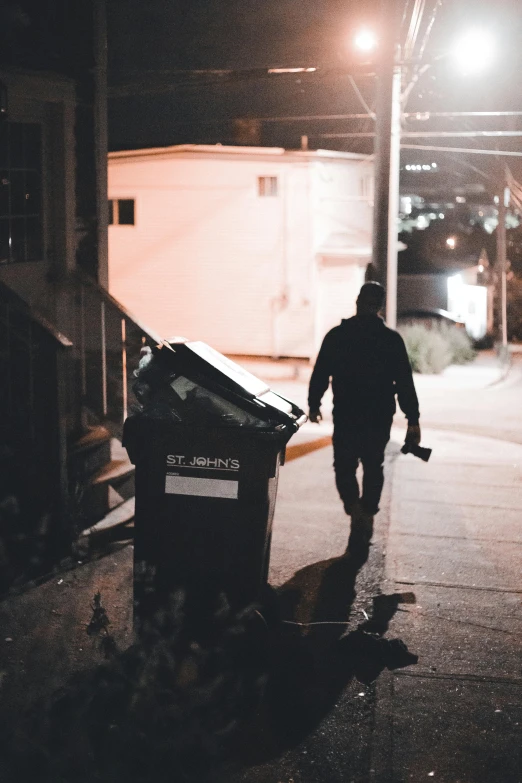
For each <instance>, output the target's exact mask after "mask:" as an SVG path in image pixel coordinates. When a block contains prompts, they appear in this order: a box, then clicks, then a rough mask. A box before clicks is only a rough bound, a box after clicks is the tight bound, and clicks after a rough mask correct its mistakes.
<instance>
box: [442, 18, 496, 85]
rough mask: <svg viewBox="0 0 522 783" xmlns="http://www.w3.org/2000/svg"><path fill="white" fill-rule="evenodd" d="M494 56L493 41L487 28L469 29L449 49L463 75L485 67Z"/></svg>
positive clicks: (476, 71)
mask: <svg viewBox="0 0 522 783" xmlns="http://www.w3.org/2000/svg"><path fill="white" fill-rule="evenodd" d="M494 56H495V42H494V40H493V37H492V36H491V35H490V34H489V33H488V32H487V30H480V29H475V30H469V31H468V32H467V33H465V35H463V36H462V38H459V39H458V40H457V41H456V42H455V45H454V47H453V49H452V51H451V57H452V59H453V61H454V62H455V64H456V65H457V67H458V69H459V70H460V71H461V72H462V73H463V74H465V75H468V74H474V73H480V72H482V71H483V70H485V69H487V68H488V67H489V65H490V64H491V62H492V61H493V58H494Z"/></svg>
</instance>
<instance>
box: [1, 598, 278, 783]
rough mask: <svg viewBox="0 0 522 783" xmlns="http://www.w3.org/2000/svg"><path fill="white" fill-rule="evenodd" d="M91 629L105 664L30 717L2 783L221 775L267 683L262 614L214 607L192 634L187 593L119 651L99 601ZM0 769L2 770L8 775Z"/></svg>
mask: <svg viewBox="0 0 522 783" xmlns="http://www.w3.org/2000/svg"><path fill="white" fill-rule="evenodd" d="M92 608H93V617H92V620H91V622H90V624H89V627H88V629H87V632H88V633H89V634H90V635H98V636H99V638H100V646H101V649H102V651H103V653H104V655H105V657H106V661H105V662H104V663H103V664H101V665H100V666H99V667H97V668H96V669H95V670H94V671H91V672H88V673H86V674H81V675H76V676H75V677H74V678H73V679H72V680H71V681H70V682H69V683H68V684H67V686H66V687H64V688H63V689H62V690H61V691H60V692H58V693H56V694H54V695H53V697H52V698H50V699H49V700H47V701H45V703H40V704H38V705H36V706H35V707H34V708H33V709H31V711H30V712H29V713H28V714H27V715H25V716H23V718H22V719H21V720H20V722H19V724H18V725H17V726H16V728H14V729H13V731H12V735H11V736H10V737H4V738H3V741H4V742H5V746H4V748H1V745H0V750H1V751H2V752H1V756H2V759H3V762H2V761H0V773H1V774H0V778H1V779H2V781H3V782H4V783H8V781H9V783H11V781H12V783H14V781H17V783H18V781H32V782H34V783H91V782H92V783H94V782H95V781H96V782H97V781H100V782H101V783H109V782H110V783H117V782H118V781H126V782H128V783H146V782H147V783H148V782H149V781H154V783H162V782H163V781H165V783H167V781H168V783H184V782H185V781H189V780H190V781H193V780H198V781H204V780H212V779H213V778H214V773H213V770H214V768H215V767H217V766H218V765H219V764H218V762H219V759H220V758H221V757H222V756H223V755H224V754H225V753H226V751H227V748H228V747H229V746H230V743H231V741H232V740H233V738H234V736H235V730H236V728H237V727H238V725H239V724H240V723H241V721H242V719H243V718H244V716H246V715H248V714H249V713H251V712H252V710H253V709H254V708H255V706H256V704H257V703H258V701H259V698H260V695H261V693H262V690H263V687H264V683H265V681H266V674H265V672H266V668H267V655H268V647H267V643H268V636H267V631H266V625H265V624H264V622H263V620H262V618H261V617H260V615H259V614H258V613H257V612H256V610H255V608H252V607H251V608H248V609H246V610H244V611H243V612H242V613H240V614H236V615H234V614H233V613H232V612H231V611H230V608H229V606H228V604H227V602H226V600H225V598H223V597H221V598H220V599H218V601H217V605H216V607H215V611H214V612H213V615H212V617H211V618H209V622H208V623H206V624H204V625H203V626H202V627H200V628H199V629H194V628H191V629H190V632H189V624H188V623H187V618H186V616H185V613H184V601H183V596H182V595H181V594H178V595H176V596H174V597H173V599H172V601H171V603H170V605H169V606H168V607H167V608H166V609H164V610H162V611H160V612H159V613H158V614H157V615H156V617H155V618H154V623H151V624H150V625H149V627H148V628H146V629H144V631H143V634H142V636H141V640H140V642H139V644H136V645H134V646H133V647H131V648H129V649H128V650H127V651H125V652H123V653H119V652H118V651H117V650H116V648H115V645H114V641H113V639H112V637H111V635H110V633H109V631H108V626H109V620H108V617H107V615H106V613H105V610H104V609H103V607H102V605H101V600H100V596H95V599H94V603H93V606H92ZM2 764H3V765H4V766H3V769H2Z"/></svg>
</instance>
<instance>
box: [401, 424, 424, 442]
mask: <svg viewBox="0 0 522 783" xmlns="http://www.w3.org/2000/svg"><path fill="white" fill-rule="evenodd" d="M420 441H421V428H420V427H419V425H418V424H408V429H407V431H406V439H405V441H404V442H405V444H406V445H407V446H410V447H411V446H418V445H419V444H420Z"/></svg>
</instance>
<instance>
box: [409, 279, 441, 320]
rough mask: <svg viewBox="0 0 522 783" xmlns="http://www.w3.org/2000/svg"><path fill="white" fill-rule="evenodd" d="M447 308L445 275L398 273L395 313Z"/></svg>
mask: <svg viewBox="0 0 522 783" xmlns="http://www.w3.org/2000/svg"><path fill="white" fill-rule="evenodd" d="M418 309H421V310H433V309H439V310H447V309H448V276H447V275H443V274H442V275H434V274H424V275H399V278H398V281H397V314H398V315H399V316H400V314H401V313H403V312H405V311H406V310H418Z"/></svg>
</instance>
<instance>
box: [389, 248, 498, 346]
mask: <svg viewBox="0 0 522 783" xmlns="http://www.w3.org/2000/svg"><path fill="white" fill-rule="evenodd" d="M401 266H402V269H401ZM493 306H494V288H493V285H492V283H491V270H490V263H489V258H488V254H487V252H486V250H485V249H482V250H480V251H479V252H478V253H476V254H470V255H466V256H457V257H452V258H451V259H449V260H448V262H447V263H446V264H444V263H443V262H442V261H441V262H440V263H439V264H438V265H437V266H435V265H430V264H422V263H421V262H418V263H417V265H416V267H412V265H409V267H406V265H405V264H404V263H403V264H402V265H400V267H399V277H398V282H397V314H398V318H399V320H400V319H403V320H404V319H405V317H406V316H408V315H412V314H415V317H416V318H417V319H418V318H422V317H423V314H424V317H427V318H429V315H430V313H431V314H434V313H435V312H437V311H439V315H446V316H448V317H449V318H454V319H455V320H456V321H459V322H461V323H464V324H465V327H466V331H467V332H468V334H469V336H470V337H471V338H473V339H474V340H481V339H482V338H483V337H485V336H486V335H490V334H492V332H493V316H494V312H493Z"/></svg>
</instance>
